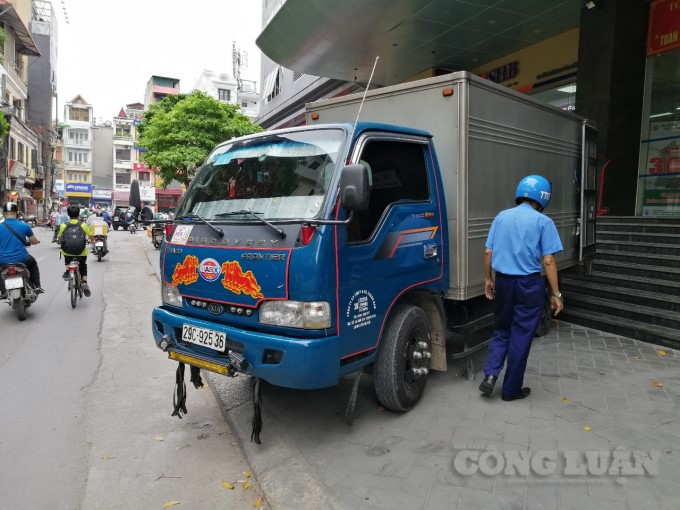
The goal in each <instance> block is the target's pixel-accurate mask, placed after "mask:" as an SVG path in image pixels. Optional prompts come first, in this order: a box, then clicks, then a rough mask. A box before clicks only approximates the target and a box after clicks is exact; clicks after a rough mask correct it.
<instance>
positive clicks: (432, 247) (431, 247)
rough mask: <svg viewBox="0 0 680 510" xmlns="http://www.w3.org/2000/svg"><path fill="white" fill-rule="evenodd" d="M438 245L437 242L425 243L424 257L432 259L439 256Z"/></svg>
mask: <svg viewBox="0 0 680 510" xmlns="http://www.w3.org/2000/svg"><path fill="white" fill-rule="evenodd" d="M437 253H438V251H437V245H436V244H432V243H430V244H424V245H423V257H424V258H426V259H431V258H432V257H436V256H437Z"/></svg>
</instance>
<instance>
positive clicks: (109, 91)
mask: <svg viewBox="0 0 680 510" xmlns="http://www.w3.org/2000/svg"><path fill="white" fill-rule="evenodd" d="M51 1H52V5H53V8H54V10H55V13H56V16H57V23H58V28H57V31H58V48H57V52H58V54H57V94H58V97H57V100H58V111H57V112H58V118H59V119H60V120H61V119H63V117H64V103H65V102H66V101H71V100H72V99H73V98H74V97H75V96H76V95H78V94H80V95H81V96H82V97H83V98H84V99H85V100H86V101H87V102H88V103H90V104H91V105H92V108H93V115H94V117H95V119H97V120H99V119H100V118H101V119H102V120H110V119H111V118H113V117H114V116H116V115H118V112H119V111H120V109H121V107H123V106H124V105H126V104H129V103H136V102H139V103H144V90H145V88H146V84H147V82H148V81H149V79H150V78H151V76H153V75H156V76H167V77H171V78H178V79H179V80H180V90H181V92H182V93H189V92H191V91H192V90H193V88H194V85H195V83H196V80H197V79H198V77H199V76H200V75H201V73H202V72H203V70H204V69H210V70H212V71H214V72H216V73H218V74H223V73H226V74H229V75H230V76H231V75H232V74H233V73H232V59H231V55H232V43H233V41H236V46H237V47H238V48H240V49H242V50H245V51H246V52H247V54H248V67H247V68H242V70H241V78H243V79H247V80H255V81H257V82H258V84H257V86H258V89H259V88H260V83H259V80H260V55H261V52H260V50H259V49H258V48H257V46H256V45H255V39H256V38H257V36H258V35H259V34H260V32H261V27H262V14H261V13H262V1H261V0H193V1H186V0H185V1H180V0H51ZM64 11H65V12H64ZM66 16H67V17H68V23H67V22H66Z"/></svg>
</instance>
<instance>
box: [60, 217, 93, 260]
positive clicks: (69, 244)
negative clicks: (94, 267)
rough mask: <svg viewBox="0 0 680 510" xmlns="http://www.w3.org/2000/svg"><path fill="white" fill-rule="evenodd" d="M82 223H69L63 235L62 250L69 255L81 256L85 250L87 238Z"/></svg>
mask: <svg viewBox="0 0 680 510" xmlns="http://www.w3.org/2000/svg"><path fill="white" fill-rule="evenodd" d="M81 225H82V223H81V222H78V223H67V224H66V228H65V229H64V233H63V234H62V235H61V249H62V250H63V251H64V253H66V254H69V255H80V254H81V253H82V252H83V250H84V249H85V244H86V242H87V238H86V236H85V231H84V230H83V227H82V226H81Z"/></svg>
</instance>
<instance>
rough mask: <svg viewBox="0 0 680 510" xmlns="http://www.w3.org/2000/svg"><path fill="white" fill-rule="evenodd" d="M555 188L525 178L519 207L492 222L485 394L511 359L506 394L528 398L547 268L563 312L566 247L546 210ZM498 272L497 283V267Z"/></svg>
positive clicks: (553, 300)
mask: <svg viewBox="0 0 680 510" xmlns="http://www.w3.org/2000/svg"><path fill="white" fill-rule="evenodd" d="M551 193H552V186H551V184H550V182H549V181H548V180H547V179H545V178H544V177H541V176H540V175H529V176H527V177H525V178H524V179H522V180H521V181H520V183H519V185H518V186H517V191H516V193H515V203H516V204H517V206H516V207H513V208H511V209H507V210H505V211H502V212H500V213H499V214H498V216H496V218H495V219H494V220H493V223H492V224H491V229H490V230H489V236H488V238H487V241H486V251H485V252H484V276H485V282H484V293H485V295H486V297H487V299H491V300H494V301H495V318H496V325H495V329H494V332H493V335H492V337H491V339H490V340H489V354H488V358H487V361H486V365H485V366H484V376H485V377H484V381H482V384H481V385H480V386H479V390H480V391H481V392H482V393H485V394H487V395H490V394H491V393H492V392H493V388H494V385H495V384H496V380H497V379H498V375H499V374H500V372H501V370H502V368H503V364H504V363H505V362H506V360H507V366H506V369H505V377H504V379H503V388H502V391H501V398H502V399H503V400H504V401H506V402H507V401H511V400H517V399H522V398H525V397H527V396H528V395H529V393H531V389H530V388H524V387H522V385H523V383H524V370H525V369H526V365H527V359H528V357H529V350H530V349H531V342H532V341H533V338H534V334H535V333H536V329H537V328H538V324H539V322H540V320H541V318H542V312H543V305H544V300H545V290H546V289H545V280H544V279H543V278H542V277H541V266H542V267H543V269H545V274H546V277H547V280H548V285H549V286H550V289H551V296H550V307H551V309H553V310H554V311H555V315H557V314H559V313H560V312H561V311H562V308H563V303H562V294H561V293H560V291H559V287H558V281H557V265H556V262H555V257H554V254H555V253H559V252H561V251H562V250H563V248H562V242H561V241H560V237H559V234H558V233H557V228H556V227H555V224H554V223H553V221H552V220H551V219H550V218H548V217H547V216H545V215H544V214H542V213H541V211H543V209H545V208H546V207H547V206H548V203H549V202H550V195H551ZM492 269H493V270H494V271H495V273H496V280H495V282H494V280H493V278H492V274H491V270H492Z"/></svg>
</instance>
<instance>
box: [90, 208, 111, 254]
mask: <svg viewBox="0 0 680 510" xmlns="http://www.w3.org/2000/svg"><path fill="white" fill-rule="evenodd" d="M87 226H88V227H90V232H92V236H97V235H101V236H103V237H104V254H107V253H108V252H109V244H108V241H107V238H108V235H107V230H108V227H109V225H108V223H106V221H104V213H103V212H102V211H101V209H97V210H96V211H95V213H94V214H93V215H91V216H90V217H89V218H88V219H87ZM92 252H93V253H94V248H93V249H92Z"/></svg>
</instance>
